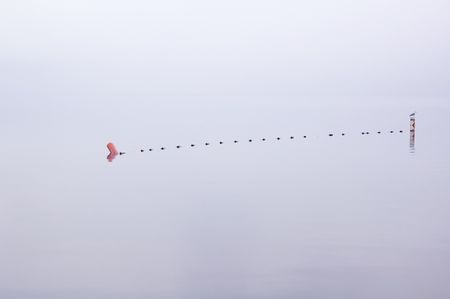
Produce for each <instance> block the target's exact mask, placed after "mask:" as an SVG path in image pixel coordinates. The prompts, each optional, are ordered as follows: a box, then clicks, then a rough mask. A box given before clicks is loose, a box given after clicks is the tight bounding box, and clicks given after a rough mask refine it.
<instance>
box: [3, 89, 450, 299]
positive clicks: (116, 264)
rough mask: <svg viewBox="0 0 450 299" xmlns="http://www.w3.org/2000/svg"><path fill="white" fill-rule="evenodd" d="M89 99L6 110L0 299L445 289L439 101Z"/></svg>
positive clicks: (448, 273)
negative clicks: (412, 133) (112, 154)
mask: <svg viewBox="0 0 450 299" xmlns="http://www.w3.org/2000/svg"><path fill="white" fill-rule="evenodd" d="M90 103H91V101H90V100H89V99H86V98H84V99H83V100H81V99H77V98H76V97H73V98H70V97H68V98H64V99H61V98H58V99H56V98H55V99H47V100H46V101H45V104H42V102H30V101H23V102H20V101H16V102H15V103H14V105H10V106H8V107H7V108H8V109H9V112H11V113H8V114H5V115H4V118H3V120H2V121H1V122H2V124H3V128H5V129H6V130H4V132H3V133H2V134H3V137H2V139H3V141H4V142H2V155H1V156H0V165H1V169H0V181H1V188H0V207H1V208H0V240H1V243H2V245H1V247H0V298H6V299H15V298H21V299H28V298H30V299H31V298H33V299H35V298H46V299H53V298H54V299H56V298H58V299H72V298H95V299H97V298H129V299H134V298H136V299H137V298H449V297H450V286H449V285H448V278H449V277H450V230H449V228H450V217H449V212H450V184H449V183H450V158H449V155H448V151H449V147H450V141H449V140H450V139H449V138H448V136H449V135H448V125H447V124H446V119H447V118H448V115H449V112H450V109H449V108H450V107H449V105H448V103H449V100H448V99H435V98H403V99H393V98H364V99H358V98H352V99H349V98H328V99H322V98H264V97H260V98H243V97H241V98H235V97H230V98H224V97H215V98H214V97H211V98H206V97H188V98H181V97H178V98H177V97H172V98H170V97H165V98H155V97H153V98H138V97H134V98H133V97H129V98H126V97H120V96H118V97H116V98H105V99H98V98H97V99H95V103H96V105H91V104H90ZM413 111H417V131H416V141H415V149H414V150H411V149H410V142H409V141H410V137H409V114H410V113H411V112H413ZM19 114H20V115H22V117H20V118H18V117H17V115H19ZM390 130H394V133H392V134H391V133H389V131H390ZM400 130H403V131H404V132H403V133H400V132H399V131H400ZM363 131H368V132H370V133H371V134H370V135H362V134H361V132H363ZM377 131H381V132H382V133H381V134H376V132H377ZM342 132H345V133H346V135H345V136H341V133H342ZM330 133H333V134H335V135H334V136H333V137H329V136H328V134H330ZM303 135H307V136H308V137H307V138H306V139H303V138H302V136H303ZM290 136H294V137H295V139H293V140H291V139H289V137H290ZM276 137H281V140H279V141H278V140H276ZM250 138H252V139H253V140H254V141H253V142H252V143H250V142H248V139H250ZM261 138H267V141H265V142H263V141H261ZM233 140H239V143H237V144H234V143H233ZM109 141H113V142H114V143H115V144H116V146H117V147H118V149H119V150H121V151H125V152H126V154H125V155H123V156H118V157H117V158H116V159H115V160H114V161H113V162H112V163H110V162H108V161H107V160H106V155H107V150H106V143H107V142H109ZM219 141H224V144H223V145H219V144H218V142H219ZM204 142H210V143H211V145H210V146H208V147H207V146H204V145H202V144H203V143H204ZM191 143H194V144H196V147H194V148H191V147H189V145H190V144H191ZM178 144H180V145H183V147H182V148H181V149H176V148H175V146H176V145H178ZM161 146H164V147H166V150H165V151H161V150H158V149H159V148H160V147H161ZM149 148H154V149H155V150H154V151H153V152H149V151H148V149H149ZM140 149H145V152H143V153H141V152H140Z"/></svg>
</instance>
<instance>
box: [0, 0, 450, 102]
mask: <svg viewBox="0 0 450 299" xmlns="http://www.w3.org/2000/svg"><path fill="white" fill-rule="evenodd" d="M449 11H450V2H449V1H445V0H432V1H425V0H408V1H406V0H377V1H369V0H362V1H349V0H343V1H334V0H319V1H286V0H281V1H267V0H258V1H253V0H244V1H242V0H239V1H237V0H228V1H202V0H191V1H181V0H167V1H137V0H131V1H103V0H78V1H56V0H53V1H52V0H41V1H22V0H17V1H2V2H1V4H0V43H1V47H0V65H1V67H0V82H1V83H0V84H1V88H0V95H1V97H2V102H3V101H5V99H6V100H8V99H14V98H20V97H21V96H22V95H23V96H26V95H33V96H35V97H37V96H39V95H40V96H44V97H45V96H50V95H53V96H63V95H68V94H70V95H83V96H86V95H111V94H115V95H117V94H127V95H133V94H134V95H136V94H138V95H158V96H163V95H164V96H165V95H175V96H180V95H183V96H185V95H194V96H196V95H208V96H211V95H229V96H250V95H254V96H261V95H272V96H276V95H285V96H286V95H289V96H292V95H294V96H299V95H306V96H310V95H314V96H317V95H318V96H322V95H327V96H330V95H331V96H336V95H344V96H347V95H356V96H362V95H363V96H373V95H381V96H386V95H388V96H448V95H450V87H449V86H450V85H449V84H448V78H449V76H450V58H449V56H448V53H450V39H449V38H448V37H449V36H450V18H449Z"/></svg>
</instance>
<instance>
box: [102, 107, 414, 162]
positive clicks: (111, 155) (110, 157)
mask: <svg viewBox="0 0 450 299" xmlns="http://www.w3.org/2000/svg"><path fill="white" fill-rule="evenodd" d="M415 129H416V119H415V113H413V114H411V115H410V152H411V153H414V151H415ZM395 132H398V133H400V134H402V133H403V132H404V130H398V131H394V130H390V131H387V133H389V134H394V133H395ZM376 133H377V134H378V135H381V134H382V131H376ZM337 135H340V136H347V133H345V132H342V133H338V134H336V133H328V137H335V136H337ZM361 135H370V132H368V131H361ZM301 138H302V139H307V138H308V136H307V135H302V136H301ZM287 139H288V140H294V139H295V136H289V137H288V138H287ZM257 140H260V141H261V142H268V141H269V139H267V138H265V137H263V138H261V139H253V138H250V139H247V142H248V143H254V142H256V141H257ZM281 140H282V137H280V136H278V137H275V138H274V141H281ZM237 143H239V140H237V139H234V140H233V141H232V142H231V144H237ZM218 144H219V145H223V144H225V142H224V141H223V140H220V141H219V142H218ZM203 145H204V146H212V145H213V143H211V142H204V143H203ZM189 147H191V148H194V147H196V144H195V143H191V144H190V145H189ZM107 148H108V150H109V151H110V153H109V155H108V157H107V159H108V161H110V162H112V160H114V158H115V157H116V156H117V155H124V154H125V152H118V151H117V150H116V148H115V146H114V144H112V143H108V145H107ZM175 148H176V149H182V148H183V146H182V145H176V146H175ZM159 149H160V150H161V151H165V150H166V149H168V147H165V146H162V147H160V148H159ZM148 151H149V152H154V148H149V149H148ZM140 152H141V153H144V152H145V150H144V149H140Z"/></svg>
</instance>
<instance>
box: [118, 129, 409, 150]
mask: <svg viewBox="0 0 450 299" xmlns="http://www.w3.org/2000/svg"><path fill="white" fill-rule="evenodd" d="M388 132H389V133H390V134H393V133H395V131H394V130H391V131H388ZM403 132H404V131H403V130H398V133H403ZM377 134H382V132H381V131H377ZM337 135H340V136H347V133H339V134H336V133H329V134H328V137H335V136H337ZM361 135H370V132H367V131H362V132H361ZM301 137H303V139H307V137H308V136H307V135H303V136H301ZM287 139H288V140H294V139H295V136H289V137H288V138H287ZM260 140H261V141H262V142H266V141H268V139H267V138H261V139H260ZM281 140H283V138H282V137H275V138H274V141H281ZM247 142H248V143H254V142H255V139H253V138H250V139H248V140H247ZM237 143H239V140H236V139H235V140H233V141H232V142H231V144H237ZM218 144H219V145H223V144H225V142H224V141H219V142H218ZM203 145H204V146H211V145H213V143H211V142H205V143H203ZM196 146H197V144H195V143H191V144H189V147H191V148H194V147H196ZM175 148H176V149H181V148H183V146H182V145H176V146H175ZM166 149H168V148H167V147H165V146H163V147H161V148H160V150H161V151H164V150H166ZM148 151H149V152H152V151H153V148H149V149H148ZM140 152H141V153H144V152H145V150H144V149H141V150H140ZM121 154H125V153H123V152H122V153H121Z"/></svg>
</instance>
